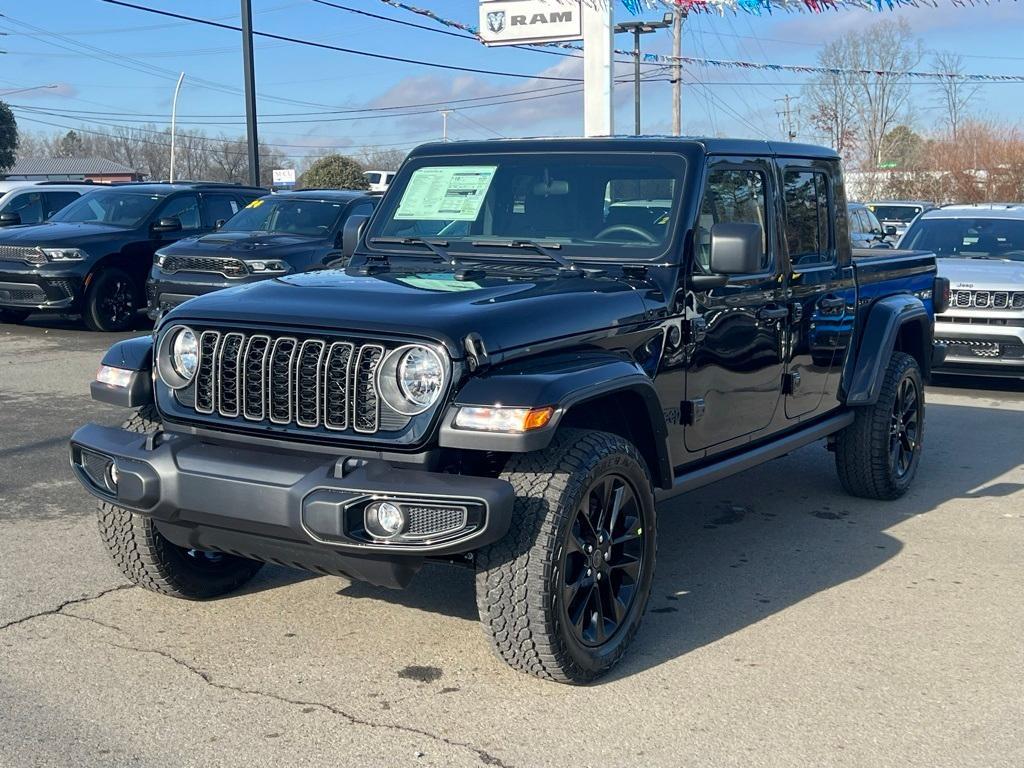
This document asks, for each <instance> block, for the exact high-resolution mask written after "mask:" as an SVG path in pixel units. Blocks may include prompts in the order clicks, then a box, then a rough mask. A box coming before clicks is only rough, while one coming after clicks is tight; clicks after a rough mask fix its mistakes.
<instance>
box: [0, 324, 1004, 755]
mask: <svg viewBox="0 0 1024 768" xmlns="http://www.w3.org/2000/svg"><path fill="white" fill-rule="evenodd" d="M115 338H118V337H116V336H113V335H102V334H91V333H88V332H86V331H83V330H80V329H78V328H76V327H75V326H74V325H72V324H68V323H63V322H54V323H49V324H44V323H42V322H39V321H31V322H30V325H28V326H11V325H0V732H2V733H3V734H4V735H3V736H2V737H0V766H71V765H74V766H160V767H161V768H163V767H165V766H177V765H204V766H235V765H238V766H243V765H244V766H264V765H265V766H286V765H303V766H320V765H323V766H361V767H369V766H480V765H485V766H516V767H518V768H524V767H526V766H549V765H550V766H567V765H574V766H598V765H601V766H625V765H630V766H633V765H636V766H648V765H668V766H715V767H716V768H722V767H724V766H745V767H750V766H928V768H935V766H985V767H992V766H1020V765H1024V693H1022V692H1024V633H1022V632H1021V628H1022V627H1024V569H1022V567H1021V562H1022V561H1021V553H1022V551H1024V467H1022V466H1021V464H1022V459H1024V386H1021V385H1019V384H1009V383H1006V382H1003V383H998V382H996V383H992V382H985V381H944V382H941V383H940V386H936V387H933V388H932V389H931V390H930V392H929V405H928V412H927V421H926V424H927V429H926V442H927V447H926V452H925V456H924V459H923V463H922V466H921V472H920V474H919V476H918V478H917V482H916V485H915V486H914V488H913V489H912V491H911V492H910V493H909V494H908V495H907V496H906V497H905V498H903V499H901V500H900V501H897V502H893V503H888V504H885V503H877V502H870V501H864V500H859V499H851V498H848V497H846V496H844V495H843V493H842V491H841V489H840V487H839V484H838V481H837V479H836V476H835V472H834V469H833V465H832V457H831V455H830V454H828V453H827V452H826V451H825V450H823V449H822V447H820V446H812V447H810V448H807V449H803V450H801V451H799V452H797V453H795V454H792V455H790V456H788V457H785V458H783V459H780V460H777V461H775V462H772V463H770V464H767V465H765V466H762V467H760V468H758V469H756V470H753V471H750V472H748V473H746V474H744V475H741V476H739V477H736V478H733V479H732V480H727V481H724V482H722V483H719V484H718V485H715V486H711V487H709V488H706V489H703V490H701V491H699V492H697V493H694V494H691V495H689V496H685V497H682V498H680V499H678V500H676V501H674V502H673V503H671V504H669V505H665V506H663V507H662V508H660V510H659V512H660V515H661V520H660V528H659V531H660V548H659V562H658V567H657V573H656V579H655V589H654V594H653V596H652V600H651V604H650V607H649V609H648V615H647V617H646V619H645V623H644V626H643V628H642V629H641V632H640V634H639V636H638V638H637V640H636V641H635V643H634V644H633V646H632V649H631V652H630V654H629V655H628V657H627V659H626V660H625V662H624V663H622V664H621V665H620V666H619V667H617V668H616V669H615V671H614V672H613V674H612V675H611V676H610V677H609V678H608V679H606V680H605V681H603V682H602V683H600V684H598V685H595V686H592V687H589V688H569V687H564V686H558V685H555V684H551V683H544V682H541V681H538V680H535V679H532V678H528V677H525V676H523V675H521V674H517V673H515V672H512V671H511V670H509V669H507V668H506V667H505V666H504V664H502V663H501V662H499V661H498V660H496V659H495V658H493V657H492V655H491V652H490V650H489V648H488V645H487V642H486V640H485V638H484V636H483V634H482V632H481V630H480V629H479V627H478V626H477V621H476V615H475V614H476V611H475V606H474V601H473V595H472V578H471V575H470V573H468V572H466V571H463V570H453V569H447V568H444V567H440V566H438V567H432V568H428V569H427V570H425V571H424V572H422V573H421V574H420V575H419V577H418V578H417V580H416V581H415V582H414V584H413V586H412V587H411V588H410V589H408V590H406V591H404V592H391V591H387V590H382V589H376V588H372V587H367V586H365V585H361V584H351V583H348V582H347V581H346V580H344V579H340V578H328V577H313V576H311V575H309V574H304V573H299V572H295V571H288V570H284V569H280V568H266V569H265V570H264V571H263V572H262V574H261V576H260V577H259V578H258V579H257V580H256V581H255V582H254V583H253V584H252V585H251V586H250V587H249V588H248V589H247V590H246V591H245V592H244V593H243V594H239V595H236V596H232V597H230V598H227V599H222V600H219V601H215V602H210V603H203V604H199V603H186V602H177V601H174V600H171V599H169V598H162V597H158V596H156V595H154V594H151V593H148V592H145V591H143V590H141V589H137V588H133V587H128V586H127V585H126V583H125V582H124V580H123V579H122V578H121V577H120V575H119V574H118V573H117V572H116V571H115V570H114V568H113V566H112V565H111V564H110V563H109V562H108V559H107V556H106V553H105V551H104V550H103V549H102V545H101V543H100V540H99V538H98V536H97V534H96V530H95V523H94V518H93V513H92V506H93V505H92V503H91V501H90V497H89V496H88V495H87V494H86V493H85V492H84V491H83V490H82V489H81V488H80V487H79V486H78V484H77V482H75V481H74V480H73V479H72V477H71V474H70V472H69V470H68V468H67V460H66V439H67V437H68V435H69V434H70V433H71V431H72V430H73V429H74V428H75V427H76V426H78V425H79V424H80V423H83V422H85V421H89V420H93V421H99V422H102V423H107V424H114V423H117V422H118V421H120V420H121V419H122V418H123V416H124V412H122V411H119V410H117V409H114V408H111V407H106V406H102V405H99V404H97V403H94V402H92V401H91V400H90V399H89V395H88V382H89V381H90V380H91V378H92V376H93V375H94V373H95V369H96V365H97V364H98V361H99V358H100V356H101V354H102V352H103V350H105V349H106V347H107V346H108V345H109V344H110V343H111V342H112V341H113V340H114V339H115Z"/></svg>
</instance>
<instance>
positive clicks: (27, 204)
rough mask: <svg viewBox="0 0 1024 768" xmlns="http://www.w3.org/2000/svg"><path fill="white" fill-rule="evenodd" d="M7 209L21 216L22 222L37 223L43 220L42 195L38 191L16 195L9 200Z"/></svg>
mask: <svg viewBox="0 0 1024 768" xmlns="http://www.w3.org/2000/svg"><path fill="white" fill-rule="evenodd" d="M7 210H9V211H10V212H11V213H16V214H18V215H19V216H21V223H22V224H38V223H39V222H40V221H42V220H43V196H42V194H41V193H39V192H26V193H25V194H23V195H18V196H17V197H16V198H14V199H13V200H11V204H10V205H9V206H8V207H7Z"/></svg>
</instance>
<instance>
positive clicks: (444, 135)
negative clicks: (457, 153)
mask: <svg viewBox="0 0 1024 768" xmlns="http://www.w3.org/2000/svg"><path fill="white" fill-rule="evenodd" d="M451 113H452V111H451V110H450V109H442V110H441V120H442V121H443V125H444V128H443V131H444V132H443V133H442V134H441V140H442V141H443V142H444V143H445V144H447V143H448V115H450V114H451Z"/></svg>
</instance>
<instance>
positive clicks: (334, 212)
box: [219, 197, 347, 237]
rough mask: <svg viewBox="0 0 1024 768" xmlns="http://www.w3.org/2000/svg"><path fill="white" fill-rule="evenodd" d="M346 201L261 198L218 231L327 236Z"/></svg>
mask: <svg viewBox="0 0 1024 768" xmlns="http://www.w3.org/2000/svg"><path fill="white" fill-rule="evenodd" d="M346 205H347V203H342V202H337V203H334V202H327V201H323V200H295V199H292V200H274V199H273V198H268V197H261V198H260V199H259V200H253V201H252V202H251V203H249V205H247V206H246V207H245V208H243V209H242V210H240V211H239V212H238V213H236V214H235V215H234V216H232V217H231V218H230V219H228V220H227V221H226V222H225V223H224V226H222V227H221V228H220V230H219V231H221V232H287V233H288V234H292V235H307V236H309V237H324V236H326V235H328V234H329V233H330V231H331V228H332V227H333V226H334V223H335V222H336V221H337V220H338V216H340V215H341V212H342V210H343V209H344V208H345V206H346Z"/></svg>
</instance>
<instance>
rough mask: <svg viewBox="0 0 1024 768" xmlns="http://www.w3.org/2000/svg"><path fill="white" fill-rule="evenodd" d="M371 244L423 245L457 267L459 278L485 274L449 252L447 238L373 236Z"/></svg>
mask: <svg viewBox="0 0 1024 768" xmlns="http://www.w3.org/2000/svg"><path fill="white" fill-rule="evenodd" d="M369 243H370V245H374V244H375V243H385V244H387V243H394V244H396V245H422V246H424V247H426V248H428V249H430V251H431V252H432V253H433V254H434V255H435V256H437V258H439V259H441V261H443V262H444V263H445V264H447V265H448V266H450V267H453V268H454V269H455V278H456V279H457V280H473V279H475V278H477V277H481V276H483V274H484V272H483V270H482V269H480V268H478V267H469V266H466V264H464V263H463V262H462V261H461V260H460V259H459V258H458V257H456V256H452V255H451V254H449V253H448V250H447V248H448V241H447V240H428V239H426V238H425V237H371V238H370V240H369Z"/></svg>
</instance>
